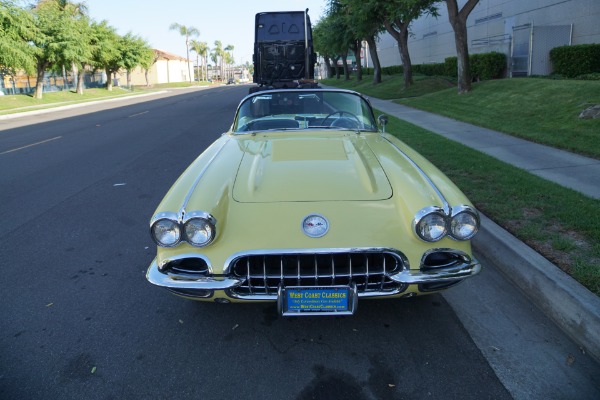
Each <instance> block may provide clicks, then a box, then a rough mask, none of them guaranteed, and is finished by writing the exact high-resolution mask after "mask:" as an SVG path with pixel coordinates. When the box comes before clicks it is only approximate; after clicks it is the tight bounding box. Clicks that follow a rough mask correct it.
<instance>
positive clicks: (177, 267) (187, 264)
mask: <svg viewBox="0 0 600 400" xmlns="http://www.w3.org/2000/svg"><path fill="white" fill-rule="evenodd" d="M161 271H163V272H166V273H171V274H175V275H191V276H194V275H206V274H208V271H209V268H208V264H207V263H206V261H205V260H204V259H202V258H198V257H186V258H182V259H179V260H171V261H169V262H168V263H167V264H165V265H164V266H163V267H162V268H161Z"/></svg>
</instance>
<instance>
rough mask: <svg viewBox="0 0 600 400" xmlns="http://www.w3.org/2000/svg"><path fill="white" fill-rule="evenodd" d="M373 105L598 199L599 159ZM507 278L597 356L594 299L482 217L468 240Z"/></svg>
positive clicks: (598, 318) (599, 335)
mask: <svg viewBox="0 0 600 400" xmlns="http://www.w3.org/2000/svg"><path fill="white" fill-rule="evenodd" d="M370 100H371V103H372V105H373V107H375V108H377V109H378V110H380V111H382V112H384V113H385V114H388V115H391V116H394V117H396V118H399V119H402V120H404V121H407V122H410V123H411V124H413V125H417V126H420V127H422V128H424V129H427V130H429V131H431V132H434V133H437V134H439V135H442V136H444V137H446V138H448V139H451V140H454V141H456V142H459V143H461V144H463V145H465V146H468V147H471V148H473V149H476V150H479V151H481V152H483V153H486V154H488V155H490V156H492V157H495V158H497V159H499V160H501V161H504V162H506V163H508V164H512V165H514V166H516V167H519V168H522V169H524V170H526V171H529V172H531V173H532V174H535V175H538V176H540V177H542V178H544V179H547V180H549V181H552V182H555V183H557V184H559V185H562V186H564V187H568V188H571V189H574V190H576V191H579V192H581V193H583V194H586V195H588V196H590V197H592V198H596V199H600V160H595V159H592V158H587V157H582V156H579V155H576V154H572V153H569V152H566V151H563V150H557V149H554V148H551V147H548V146H544V145H539V144H535V143H532V142H528V141H526V140H522V139H519V138H515V137H512V136H509V135H506V134H503V133H500V132H496V131H492V130H489V129H486V128H481V127H478V126H474V125H471V124H467V123H464V122H460V121H456V120H453V119H450V118H446V117H442V116H439V115H436V114H431V113H428V112H425V111H421V110H417V109H413V108H410V107H406V106H403V105H400V104H396V103H393V102H391V101H388V100H380V99H375V98H370ZM473 247H474V250H475V252H479V253H482V254H485V255H486V257H487V258H488V259H489V260H490V261H492V263H493V265H494V266H496V267H497V268H498V269H499V270H500V271H501V272H502V274H503V275H505V276H506V277H507V278H508V280H509V281H511V282H512V283H514V284H515V285H516V286H517V287H518V288H520V289H521V290H522V291H523V292H524V293H525V294H526V296H527V297H529V298H530V300H531V301H533V302H534V304H536V305H537V306H538V307H539V308H540V309H541V310H542V311H543V312H544V313H545V314H546V315H547V316H548V317H549V318H551V319H552V320H553V321H554V322H555V323H556V324H557V325H558V326H559V327H560V328H561V329H562V330H563V331H564V332H565V333H567V335H569V336H570V337H571V338H572V339H573V340H574V341H575V342H576V343H578V344H579V345H580V346H582V347H583V348H584V349H585V350H586V351H587V352H588V353H589V354H591V355H592V356H593V357H594V358H595V359H596V360H597V361H600V298H599V297H598V296H596V295H594V294H593V293H591V292H590V291H589V290H587V289H586V288H585V287H583V286H582V285H581V284H580V283H579V282H577V281H575V280H574V279H573V278H571V277H570V276H569V275H567V274H566V273H564V272H563V271H562V270H560V268H558V267H556V266H555V265H553V264H552V263H550V262H549V261H548V260H546V259H545V258H544V257H542V256H540V255H539V254H538V253H537V252H535V251H534V250H533V249H531V248H530V247H528V246H527V245H525V244H524V243H522V242H520V241H519V240H518V239H516V238H515V237H514V236H512V235H511V234H510V233H508V232H507V231H505V230H504V229H503V228H501V227H500V226H498V225H496V224H495V223H494V222H492V221H491V220H489V219H488V218H487V217H485V216H482V224H481V230H480V232H479V234H478V235H477V236H476V237H475V238H474V240H473Z"/></svg>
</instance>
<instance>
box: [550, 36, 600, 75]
mask: <svg viewBox="0 0 600 400" xmlns="http://www.w3.org/2000/svg"><path fill="white" fill-rule="evenodd" d="M550 61H552V66H553V68H554V73H556V74H560V75H563V76H565V77H567V78H575V77H578V76H580V75H586V74H594V73H600V44H579V45H575V46H561V47H555V48H553V49H552V50H550Z"/></svg>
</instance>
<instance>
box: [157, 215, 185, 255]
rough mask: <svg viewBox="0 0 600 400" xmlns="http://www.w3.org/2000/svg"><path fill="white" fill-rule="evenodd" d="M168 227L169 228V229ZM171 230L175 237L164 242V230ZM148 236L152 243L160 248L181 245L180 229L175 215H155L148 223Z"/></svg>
mask: <svg viewBox="0 0 600 400" xmlns="http://www.w3.org/2000/svg"><path fill="white" fill-rule="evenodd" d="M169 227H170V228H169ZM169 229H170V230H172V231H173V235H174V236H175V237H174V238H173V239H172V240H169V241H166V240H164V239H165V236H164V233H165V230H169ZM150 236H151V237H152V240H154V243H156V245H157V246H160V247H175V246H177V245H178V244H179V243H181V227H180V225H179V219H178V217H177V213H174V212H162V213H158V214H156V215H155V216H154V217H153V218H152V220H151V221H150Z"/></svg>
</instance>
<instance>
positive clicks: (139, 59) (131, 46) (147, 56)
mask: <svg viewBox="0 0 600 400" xmlns="http://www.w3.org/2000/svg"><path fill="white" fill-rule="evenodd" d="M119 42H120V43H119V47H120V53H121V54H120V55H121V60H122V64H121V65H122V67H123V68H124V69H125V70H126V71H127V86H128V87H131V71H132V70H133V69H134V68H136V67H141V68H142V69H146V70H147V69H148V68H150V66H151V65H152V63H153V61H154V51H153V50H152V49H151V48H150V45H149V44H148V43H147V42H146V41H145V40H144V39H142V38H141V37H139V36H136V35H134V34H132V33H127V34H126V35H125V36H123V37H122V38H121V40H120V41H119Z"/></svg>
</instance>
